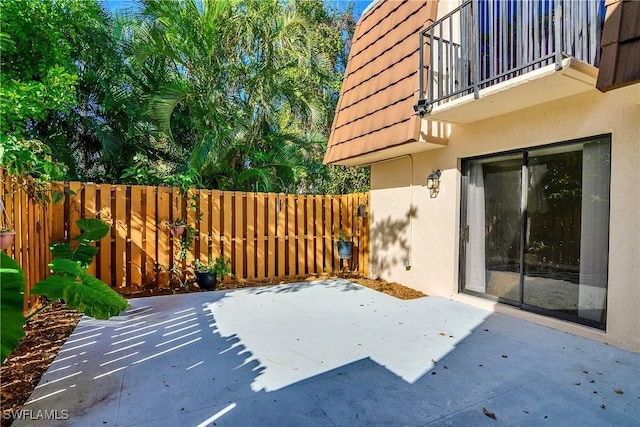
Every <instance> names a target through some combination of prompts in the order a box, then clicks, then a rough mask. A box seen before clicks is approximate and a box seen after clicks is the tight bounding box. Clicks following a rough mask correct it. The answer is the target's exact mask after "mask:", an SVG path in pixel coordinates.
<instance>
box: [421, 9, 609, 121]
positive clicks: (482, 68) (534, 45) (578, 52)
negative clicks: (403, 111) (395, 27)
mask: <svg viewBox="0 0 640 427" xmlns="http://www.w3.org/2000/svg"><path fill="white" fill-rule="evenodd" d="M604 14H605V6H604V0H504V1H479V0H468V1H465V2H463V3H462V4H461V5H460V6H459V7H457V8H456V9H454V10H452V11H451V12H450V13H448V14H447V15H445V16H443V17H442V18H441V19H439V20H438V21H436V22H435V23H433V24H432V25H430V26H429V27H428V28H427V29H425V30H424V31H423V32H421V33H420V88H419V89H420V100H419V101H418V104H417V105H416V106H415V107H414V109H415V110H416V112H418V113H419V114H421V115H424V114H426V113H429V112H430V111H431V109H432V108H433V106H434V105H441V104H444V103H446V102H448V101H451V100H453V99H456V98H460V97H462V96H465V95H469V94H472V93H473V94H474V95H475V98H478V97H479V92H480V90H481V89H483V88H486V87H489V86H491V85H495V84H497V83H499V82H502V81H506V80H509V79H512V78H514V77H517V76H520V75H523V74H525V73H528V72H531V71H533V70H535V69H537V68H541V67H544V66H546V65H550V64H554V63H555V64H556V69H560V67H561V62H562V59H563V58H565V57H575V58H577V59H579V60H581V61H583V62H586V63H588V64H591V65H594V66H596V67H597V66H598V65H599V60H600V37H601V34H602V26H603V23H604Z"/></svg>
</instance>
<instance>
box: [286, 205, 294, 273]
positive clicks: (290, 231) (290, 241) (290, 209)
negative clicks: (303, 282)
mask: <svg viewBox="0 0 640 427" xmlns="http://www.w3.org/2000/svg"><path fill="white" fill-rule="evenodd" d="M287 248H288V263H287V264H288V266H289V269H288V271H287V275H288V276H291V277H293V276H295V275H296V198H295V196H294V195H293V194H288V195H287Z"/></svg>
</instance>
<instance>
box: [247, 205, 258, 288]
mask: <svg viewBox="0 0 640 427" xmlns="http://www.w3.org/2000/svg"><path fill="white" fill-rule="evenodd" d="M255 201H256V198H255V194H254V193H247V279H254V278H255V277H256V226H255V221H256V216H255V215H256V213H255Z"/></svg>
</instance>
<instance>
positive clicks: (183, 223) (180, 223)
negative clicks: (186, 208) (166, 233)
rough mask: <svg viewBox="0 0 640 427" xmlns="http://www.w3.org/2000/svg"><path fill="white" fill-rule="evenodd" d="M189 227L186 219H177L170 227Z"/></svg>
mask: <svg viewBox="0 0 640 427" xmlns="http://www.w3.org/2000/svg"><path fill="white" fill-rule="evenodd" d="M186 225H187V221H186V220H185V219H184V218H176V219H174V220H173V221H171V222H170V223H169V227H184V226H186Z"/></svg>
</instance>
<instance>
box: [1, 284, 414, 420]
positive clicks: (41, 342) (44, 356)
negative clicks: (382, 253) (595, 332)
mask: <svg viewBox="0 0 640 427" xmlns="http://www.w3.org/2000/svg"><path fill="white" fill-rule="evenodd" d="M336 278H345V279H348V280H350V281H352V282H356V283H358V284H360V285H362V286H366V287H368V288H371V289H374V290H376V291H379V292H383V293H385V294H388V295H391V296H393V297H396V298H399V299H403V300H408V299H415V298H421V297H424V296H426V295H425V294H423V293H422V292H420V291H417V290H415V289H411V288H408V287H406V286H403V285H401V284H399V283H395V282H393V283H389V282H386V281H384V280H379V279H378V280H374V279H368V278H364V277H359V276H357V275H352V274H340V275H338V276H336V275H329V274H322V275H320V276H309V277H305V278H294V279H290V280H264V281H246V280H245V281H238V282H229V283H227V282H225V283H222V284H221V285H219V286H218V289H242V288H250V287H256V286H269V285H279V284H285V283H292V282H300V281H313V280H328V279H336ZM182 292H186V291H185V290H183V289H160V290H157V289H156V290H147V291H145V292H136V293H133V294H131V295H126V296H128V297H129V296H133V297H145V296H152V295H166V294H175V293H182ZM81 317H82V316H81V315H80V314H79V313H77V312H76V311H74V310H67V309H66V308H65V306H64V304H62V303H55V304H53V305H51V306H49V307H47V308H46V309H44V310H43V311H41V312H40V313H38V314H37V315H35V316H33V317H32V318H30V319H29V320H28V321H27V323H26V324H25V336H24V338H23V339H22V341H20V344H19V345H18V347H16V348H15V350H14V351H13V352H12V353H11V354H10V355H9V356H8V357H7V359H6V360H5V361H4V362H3V363H2V367H1V368H0V391H1V399H0V403H1V409H2V414H3V417H2V420H1V424H0V425H1V427H8V426H9V425H10V424H11V419H10V417H8V418H7V419H5V417H4V415H5V414H7V413H9V412H11V411H13V412H16V411H19V410H20V409H21V408H22V406H23V405H24V403H25V402H26V401H27V399H28V398H29V395H31V392H32V391H33V389H34V388H35V387H36V385H38V382H39V381H40V377H41V376H42V375H43V374H44V373H45V371H46V370H47V369H48V368H49V365H51V362H53V359H54V358H55V357H56V354H57V353H58V350H59V349H60V347H62V345H63V344H64V342H65V341H66V339H67V337H68V336H69V335H71V332H73V330H74V328H75V327H76V325H77V324H78V322H79V321H80V318H81Z"/></svg>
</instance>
